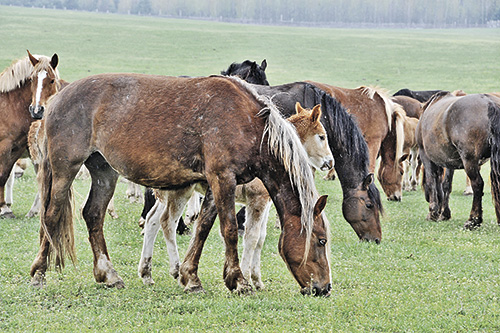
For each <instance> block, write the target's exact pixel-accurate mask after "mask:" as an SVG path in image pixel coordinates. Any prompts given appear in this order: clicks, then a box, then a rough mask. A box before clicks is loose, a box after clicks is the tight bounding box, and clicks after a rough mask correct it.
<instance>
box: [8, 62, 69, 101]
mask: <svg viewBox="0 0 500 333" xmlns="http://www.w3.org/2000/svg"><path fill="white" fill-rule="evenodd" d="M34 57H35V58H36V59H38V61H39V62H38V64H37V65H36V67H34V66H33V65H32V64H31V61H30V59H29V57H28V56H26V57H24V58H22V59H19V60H16V61H14V62H13V63H12V65H10V66H9V67H7V68H6V69H4V71H3V72H2V73H1V74H0V93H6V92H9V91H12V90H15V89H18V88H20V87H21V86H23V85H24V84H25V83H26V81H27V80H28V79H30V78H31V77H32V76H33V75H34V74H35V73H38V72H39V71H40V70H42V69H45V68H49V67H50V58H49V57H47V56H43V55H34ZM54 73H55V75H56V78H57V79H58V80H59V72H58V71H57V69H55V70H54Z"/></svg>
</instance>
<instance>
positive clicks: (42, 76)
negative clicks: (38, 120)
mask: <svg viewBox="0 0 500 333" xmlns="http://www.w3.org/2000/svg"><path fill="white" fill-rule="evenodd" d="M46 77H47V72H46V71H41V72H40V73H38V84H37V87H36V95H35V113H38V106H39V105H40V98H42V88H43V80H44V79H45V78H46Z"/></svg>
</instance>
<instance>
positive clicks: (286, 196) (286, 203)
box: [258, 165, 301, 228]
mask: <svg viewBox="0 0 500 333" xmlns="http://www.w3.org/2000/svg"><path fill="white" fill-rule="evenodd" d="M262 170H263V171H262V172H261V174H260V175H258V177H259V178H260V179H261V180H262V183H263V184H264V186H265V187H266V189H267V191H268V193H269V196H270V197H271V199H272V201H273V203H274V205H275V207H276V212H277V213H278V216H279V219H280V222H281V224H282V228H286V226H285V225H283V222H284V221H300V217H301V204H300V200H299V197H298V195H297V193H298V190H297V189H295V188H294V187H293V185H292V183H291V181H290V177H289V175H288V174H287V173H286V172H285V171H284V170H283V167H282V166H278V165H276V166H269V167H267V166H266V167H264V168H262ZM291 217H295V219H290V218H291Z"/></svg>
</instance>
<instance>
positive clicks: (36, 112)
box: [29, 105, 45, 120]
mask: <svg viewBox="0 0 500 333" xmlns="http://www.w3.org/2000/svg"><path fill="white" fill-rule="evenodd" d="M29 111H30V114H31V117H32V118H33V119H36V120H39V119H42V117H43V113H44V111H45V107H44V106H43V105H38V106H33V105H30V107H29Z"/></svg>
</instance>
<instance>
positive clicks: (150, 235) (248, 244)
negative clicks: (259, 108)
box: [138, 103, 333, 289]
mask: <svg viewBox="0 0 500 333" xmlns="http://www.w3.org/2000/svg"><path fill="white" fill-rule="evenodd" d="M296 111H297V114H295V115H293V116H291V117H290V118H288V121H290V122H291V123H292V124H293V125H294V126H295V128H296V129H297V133H298V135H299V138H300V141H301V142H302V144H303V145H304V148H305V149H306V152H307V155H308V157H309V162H310V164H311V166H313V167H315V168H318V169H321V170H329V169H331V168H332V167H333V156H332V153H331V151H330V148H329V145H328V140H327V136H326V132H325V129H324V128H323V126H322V125H321V122H320V118H321V106H320V105H319V104H318V105H316V106H315V107H314V108H313V110H309V109H307V110H306V109H303V108H302V107H301V106H300V104H299V103H297V104H296ZM200 187H201V188H200ZM194 190H196V191H198V192H200V193H202V194H203V193H205V191H206V188H205V187H203V186H197V188H195V187H194V186H193V187H191V189H190V190H185V189H182V190H178V191H157V197H158V201H157V202H156V203H155V206H154V207H153V208H152V210H151V213H150V214H148V216H147V218H146V223H145V226H144V242H143V247H142V254H141V260H140V262H139V267H138V273H139V277H140V278H142V280H143V282H144V284H147V285H151V284H154V281H153V278H152V276H151V270H152V256H153V246H154V241H155V239H156V235H157V233H158V231H159V229H160V225H161V227H162V230H163V236H164V238H165V241H166V243H167V251H168V254H169V255H168V256H169V263H170V269H169V272H170V274H171V275H172V276H173V277H174V278H175V279H177V278H178V276H179V264H180V260H179V253H178V251H177V243H176V237H175V230H176V229H177V228H178V225H177V221H179V220H180V216H181V214H182V212H183V210H184V206H185V205H186V203H187V202H188V200H190V197H192V194H193V191H194ZM195 200H198V197H197V196H195ZM236 201H237V202H238V203H242V204H245V205H246V210H245V212H246V224H245V225H246V228H245V232H244V235H243V253H242V256H241V270H242V272H243V276H244V277H245V278H246V279H247V281H250V280H251V281H252V282H253V284H254V286H255V288H256V289H262V288H263V287H264V284H263V282H262V278H261V274H260V254H261V251H262V246H263V245H264V240H265V238H266V223H267V219H268V216H269V210H270V208H271V198H270V197H269V194H268V193H267V190H266V188H265V187H264V184H263V183H262V181H260V180H259V179H254V180H252V181H251V182H249V183H248V184H243V185H238V186H237V187H236Z"/></svg>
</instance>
